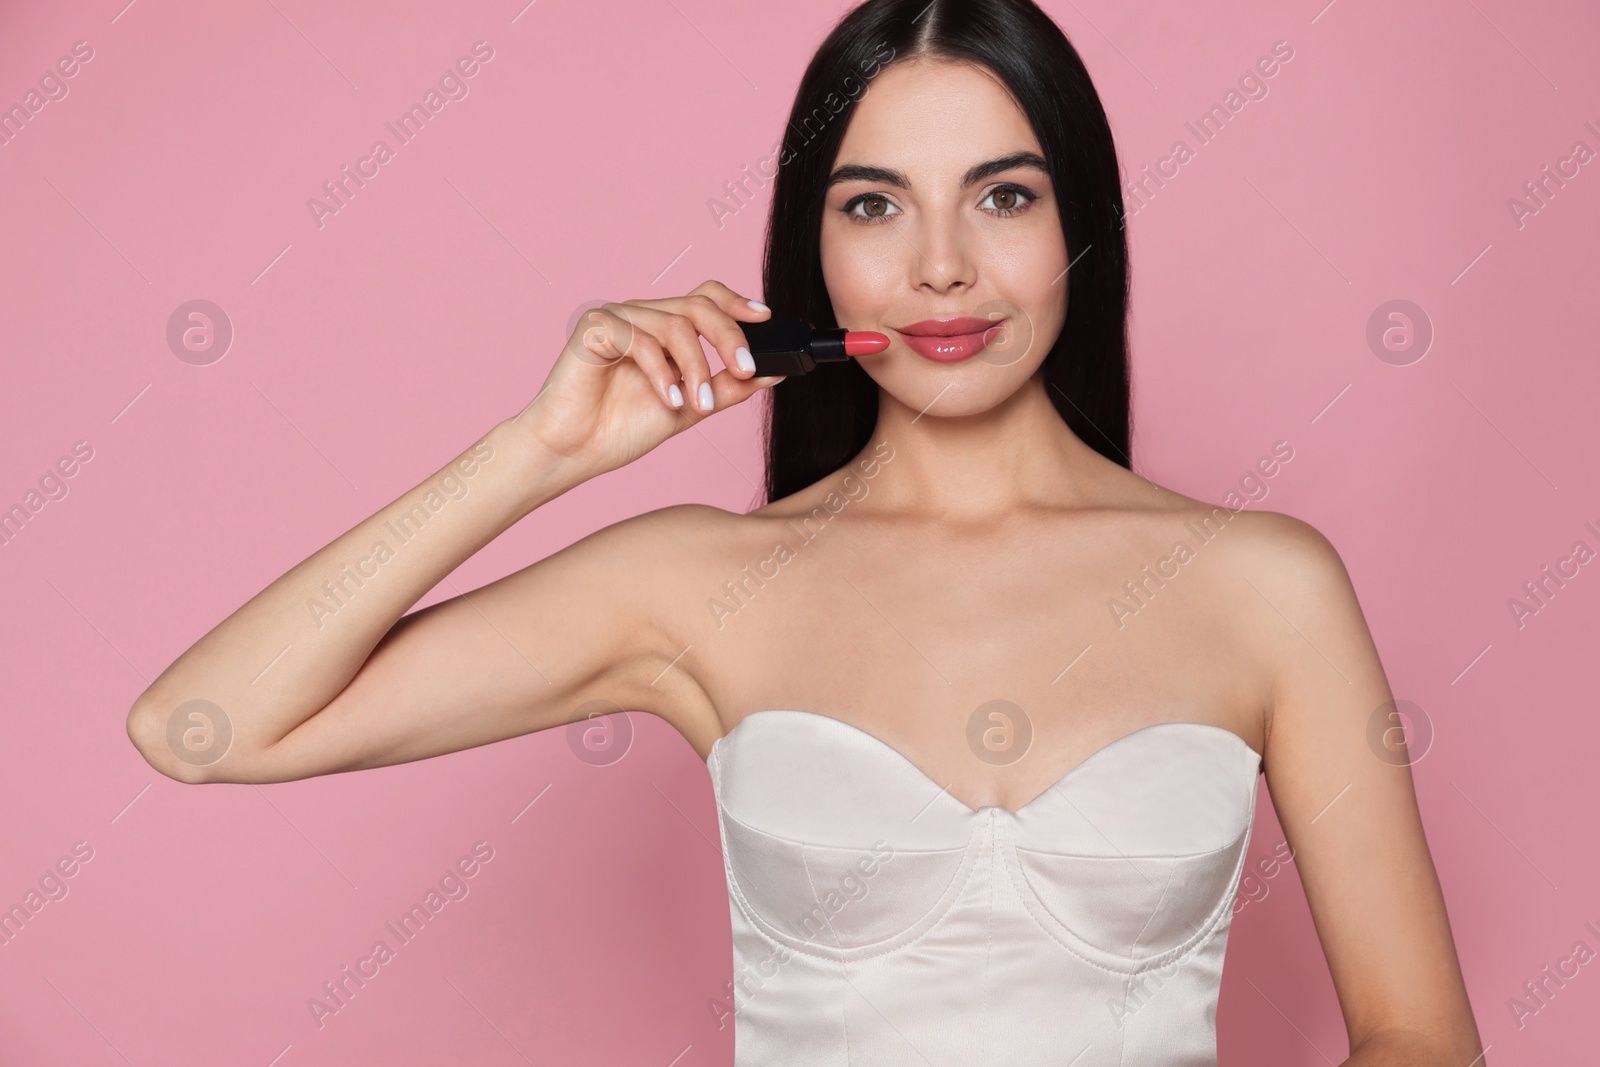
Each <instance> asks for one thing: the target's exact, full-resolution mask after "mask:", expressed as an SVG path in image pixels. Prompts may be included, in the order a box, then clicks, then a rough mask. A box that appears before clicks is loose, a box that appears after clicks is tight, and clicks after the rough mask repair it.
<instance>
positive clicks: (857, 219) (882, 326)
mask: <svg viewBox="0 0 1600 1067" xmlns="http://www.w3.org/2000/svg"><path fill="white" fill-rule="evenodd" d="M1042 156H1043V153H1042V151H1041V149H1040V146H1039V141H1038V138H1036V137H1035V136H1034V134H1033V130H1032V128H1031V127H1030V126H1029V125H1028V120H1027V118H1026V117H1025V116H1024V115H1023V114H1022V112H1021V111H1020V110H1019V109H1018V108H1017V106H1016V104H1015V103H1013V102H1012V100H1011V97H1010V95H1009V93H1007V91H1006V90H1005V88H1004V87H1003V86H1002V85H1001V83H1000V82H999V81H998V80H997V79H996V78H995V77H994V75H993V74H991V73H989V72H988V71H987V70H985V69H983V68H980V67H976V66H973V65H971V64H965V63H950V62H945V61H933V60H927V59H914V60H906V61H902V62H900V63H896V64H894V65H893V66H890V67H888V68H887V69H885V70H884V71H882V72H881V73H880V74H879V75H878V76H877V77H876V78H875V79H873V81H872V83H871V85H870V86H869V88H868V90H867V92H866V94H865V95H864V96H863V97H862V98H861V99H860V101H859V102H858V103H857V104H856V107H855V110H854V113H853V114H852V116H851V118H850V125H849V127H848V128H847V130H846V131H845V135H844V140H843V142H842V143H841V144H840V146H839V156H838V159H837V161H836V162H835V164H834V169H833V172H832V175H831V177H832V179H833V181H832V184H830V186H829V187H828V190H827V193H826V200H825V202H824V208H825V210H824V211H823V221H822V272H823V277H824V279H825V281H826V282H827V286H828V295H829V298H830V299H831V300H832V301H833V308H834V313H835V316H836V317H837V319H838V322H839V325H840V326H842V327H845V328H847V329H851V330H876V331H878V332H880V333H883V334H886V335H888V337H889V338H890V344H889V347H888V348H887V349H886V350H884V351H883V352H879V353H876V354H874V355H870V356H860V357H857V362H859V363H860V364H861V366H862V369H863V370H865V371H866V372H867V373H868V374H869V375H871V376H872V378H873V380H874V381H876V382H877V383H878V385H879V386H880V387H881V388H882V389H884V390H885V391H887V392H888V393H889V394H891V395H892V396H894V397H895V398H896V399H898V400H899V401H900V402H901V403H903V404H905V405H906V406H907V407H910V408H913V409H915V410H916V411H918V412H922V411H926V412H927V413H928V414H930V415H946V416H948V415H969V414H973V413H976V412H980V411H986V410H988V409H989V408H992V407H994V406H995V405H997V404H999V403H1000V402H1001V401H1003V400H1005V399H1006V398H1007V397H1009V396H1011V395H1012V394H1013V393H1015V392H1016V391H1017V390H1018V389H1019V388H1021V386H1022V385H1023V384H1024V383H1026V382H1027V381H1028V379H1029V378H1030V377H1031V376H1032V375H1033V373H1034V371H1036V370H1037V369H1038V368H1039V365H1040V364H1041V363H1042V362H1043V361H1044V357H1045V355H1046V354H1047V353H1048V352H1049V350H1050V347H1051V346H1052V345H1053V344H1054V343H1055V339H1056V337H1057V336H1058V335H1059V334H1060V332H1061V326H1062V323H1063V322H1064V321H1065V320H1066V314H1067V278H1066V270H1067V262H1068V257H1067V247H1066V241H1065V239H1064V237H1063V236H1062V232H1061V221H1060V216H1059V214H1058V212H1057V208H1056V199H1055V190H1054V189H1053V188H1052V186H1051V184H1050V177H1049V175H1048V174H1047V173H1046V172H1045V170H1044V161H1043V159H1042ZM1008 157H1031V159H1030V158H1011V159H1009V160H1008ZM996 161H1000V166H999V168H998V169H991V167H989V166H986V165H987V164H993V163H995V162H996ZM974 168H979V169H980V172H979V173H977V174H975V175H974V174H972V173H971V172H972V171H973V170H974ZM961 318H971V319H977V320H982V321H981V323H978V322H969V323H955V324H951V325H946V326H944V327H941V326H939V325H938V322H939V321H940V320H945V321H947V322H948V320H952V319H961ZM985 327H987V330H985ZM951 329H958V330H961V331H962V332H963V333H964V334H965V336H961V335H957V336H951V337H938V336H927V335H928V334H933V333H940V332H943V333H948V332H950V330H951ZM919 335H921V336H919ZM985 338H987V339H988V344H987V345H985V344H984V339H985Z"/></svg>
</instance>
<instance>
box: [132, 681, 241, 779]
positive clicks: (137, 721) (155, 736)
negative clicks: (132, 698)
mask: <svg viewBox="0 0 1600 1067" xmlns="http://www.w3.org/2000/svg"><path fill="white" fill-rule="evenodd" d="M205 703H207V702H203V701H191V702H190V704H192V705H195V706H194V707H191V706H190V704H185V705H181V706H180V707H178V708H176V709H166V710H165V711H163V710H162V709H161V708H159V707H157V706H155V705H153V704H151V703H150V702H148V701H146V700H145V699H143V698H141V699H140V700H138V701H136V702H135V703H134V705H133V707H132V708H131V709H130V710H129V711H128V721H127V731H128V740H129V741H130V742H132V743H133V747H134V748H135V749H137V750H138V752H139V755H141V756H143V757H144V760H145V762H146V763H148V764H150V766H152V767H154V768H155V769H156V770H158V771H160V772H161V773H162V774H164V775H166V776H167V777H168V778H171V779H172V780H173V781H175V782H183V783H184V784H186V785H201V784H205V783H209V782H216V781H220V780H221V779H220V778H219V777H218V775H217V773H216V770H217V768H216V764H218V763H220V762H223V757H225V756H227V755H228V754H229V752H228V749H230V748H231V747H232V741H233V735H232V728H231V724H229V723H227V722H226V717H225V716H224V717H222V720H221V721H218V716H217V715H215V714H212V715H207V714H206V713H205V712H206V709H205V708H202V707H200V706H199V705H202V704H205ZM210 707H212V708H215V705H210ZM220 710H221V709H217V711H219V712H220ZM234 755H235V756H236V755H237V754H234Z"/></svg>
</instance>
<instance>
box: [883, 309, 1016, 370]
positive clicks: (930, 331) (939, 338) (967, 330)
mask: <svg viewBox="0 0 1600 1067" xmlns="http://www.w3.org/2000/svg"><path fill="white" fill-rule="evenodd" d="M1004 325H1005V320H1004V319H1001V320H999V321H996V320H994V319H975V318H971V317H965V318H959V319H945V320H943V321H939V320H937V319H928V320H926V321H924V322H916V323H912V324H911V325H910V326H906V327H903V328H900V329H896V330H895V332H896V333H898V334H900V336H901V339H902V340H904V341H905V343H906V347H907V348H909V349H911V350H912V351H913V352H915V353H916V354H917V355H919V356H921V357H922V358H923V359H931V360H933V361H934V362H936V363H957V362H959V361H961V360H963V359H970V358H971V357H973V356H975V355H977V354H978V353H979V352H982V351H983V350H984V349H985V348H987V347H988V345H989V342H990V341H993V340H994V338H995V334H997V333H998V332H999V331H1000V328H1001V327H1002V326H1004Z"/></svg>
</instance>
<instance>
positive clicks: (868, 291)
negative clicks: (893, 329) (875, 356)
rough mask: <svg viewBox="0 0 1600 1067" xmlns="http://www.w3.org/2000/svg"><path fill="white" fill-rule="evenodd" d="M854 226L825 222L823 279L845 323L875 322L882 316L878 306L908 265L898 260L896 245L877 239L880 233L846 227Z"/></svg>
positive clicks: (885, 299)
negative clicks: (895, 250)
mask: <svg viewBox="0 0 1600 1067" xmlns="http://www.w3.org/2000/svg"><path fill="white" fill-rule="evenodd" d="M850 225H851V224H849V223H845V224H843V225H839V224H834V223H831V222H830V223H824V224H823V227H822V235H821V244H822V247H821V259H822V280H823V282H824V284H826V285H827V287H828V297H829V299H830V300H831V301H832V303H833V311H834V317H835V318H836V319H838V320H839V322H840V323H841V324H844V323H846V322H852V321H854V322H875V321H877V319H878V318H879V317H880V316H879V315H878V313H877V312H878V309H880V308H883V307H884V306H885V305H886V304H887V303H888V301H889V300H890V299H891V298H892V297H893V295H894V293H895V286H896V283H897V282H899V281H901V280H902V279H904V278H905V264H903V263H900V262H898V261H897V260H896V258H895V252H894V250H893V249H892V248H888V249H886V248H885V247H884V246H883V243H882V242H881V240H874V239H873V238H874V237H876V236H877V235H875V234H873V235H868V234H861V233H853V232H851V231H850V230H849V229H847V228H846V227H847V226H850ZM886 225H887V224H886ZM890 236H891V237H892V235H890ZM899 243H900V244H901V245H902V246H903V245H904V242H899Z"/></svg>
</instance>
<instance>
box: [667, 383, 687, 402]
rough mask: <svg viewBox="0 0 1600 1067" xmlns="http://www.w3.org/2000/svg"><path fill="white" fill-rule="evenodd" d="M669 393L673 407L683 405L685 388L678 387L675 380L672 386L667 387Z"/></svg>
mask: <svg viewBox="0 0 1600 1067" xmlns="http://www.w3.org/2000/svg"><path fill="white" fill-rule="evenodd" d="M667 395H668V396H670V397H671V398H672V406H673V407H675V408H681V407H683V390H682V389H679V388H678V386H677V383H676V382H674V383H673V384H672V386H671V387H669V388H668V389H667Z"/></svg>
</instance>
